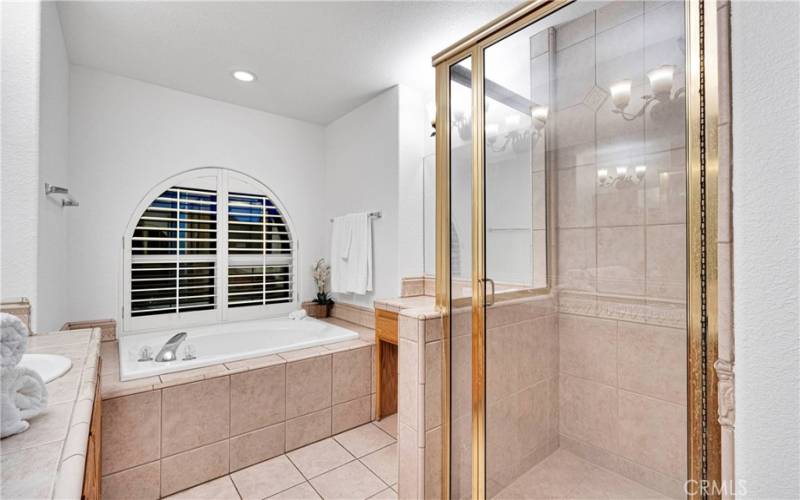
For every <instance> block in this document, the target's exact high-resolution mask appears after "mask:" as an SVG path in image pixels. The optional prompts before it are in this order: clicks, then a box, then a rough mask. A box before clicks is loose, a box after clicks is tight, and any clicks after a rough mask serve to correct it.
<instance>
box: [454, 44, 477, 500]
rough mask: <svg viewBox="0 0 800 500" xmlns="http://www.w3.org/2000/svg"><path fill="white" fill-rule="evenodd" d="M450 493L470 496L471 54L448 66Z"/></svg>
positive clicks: (471, 426)
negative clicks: (450, 368) (450, 367)
mask: <svg viewBox="0 0 800 500" xmlns="http://www.w3.org/2000/svg"><path fill="white" fill-rule="evenodd" d="M449 97H450V118H449V120H450V127H449V132H448V133H449V148H450V150H449V158H450V164H449V178H450V196H449V199H450V207H449V212H450V217H449V219H450V228H449V237H450V261H449V264H450V282H449V283H448V285H449V287H450V293H449V295H450V337H449V347H450V360H451V366H452V370H451V373H450V494H451V497H452V498H471V495H472V494H471V489H472V471H473V469H472V459H473V451H474V450H473V446H472V432H473V422H472V413H473V412H472V384H473V378H472V335H473V325H474V323H473V318H472V311H473V309H472V306H473V303H472V301H473V286H472V275H473V240H474V234H473V220H472V217H473V205H472V198H473V184H472V182H473V170H472V167H473V161H472V160H473V140H472V129H473V124H472V118H473V109H472V58H471V57H467V58H466V59H464V60H462V61H460V62H458V63H457V64H454V65H452V66H451V67H450V68H449Z"/></svg>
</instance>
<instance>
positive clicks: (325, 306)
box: [306, 259, 333, 318]
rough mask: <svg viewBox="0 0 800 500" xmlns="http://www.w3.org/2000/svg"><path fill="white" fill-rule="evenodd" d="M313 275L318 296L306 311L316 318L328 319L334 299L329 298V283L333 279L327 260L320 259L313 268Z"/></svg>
mask: <svg viewBox="0 0 800 500" xmlns="http://www.w3.org/2000/svg"><path fill="white" fill-rule="evenodd" d="M311 275H312V277H313V278H314V283H315V284H316V285H317V296H316V298H315V299H314V300H313V302H312V303H310V304H308V307H306V311H307V312H308V315H309V316H312V317H314V318H326V317H328V314H330V310H331V307H333V299H332V298H330V296H328V281H329V280H330V277H331V266H330V264H328V263H327V262H325V259H319V260H318V261H317V263H316V264H314V265H313V266H311Z"/></svg>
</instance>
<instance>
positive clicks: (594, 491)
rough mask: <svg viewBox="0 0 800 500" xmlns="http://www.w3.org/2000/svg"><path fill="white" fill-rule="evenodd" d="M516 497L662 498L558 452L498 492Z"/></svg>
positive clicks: (502, 499)
mask: <svg viewBox="0 0 800 500" xmlns="http://www.w3.org/2000/svg"><path fill="white" fill-rule="evenodd" d="M494 498H495V499H496V500H512V499H514V500H516V499H519V498H540V499H541V498H570V499H600V498H603V499H605V498H615V499H617V498H619V499H623V498H624V499H634V498H636V499H655V498H658V499H661V498H665V497H664V496H663V495H661V494H659V493H657V492H655V491H653V490H651V489H649V488H646V487H645V486H643V485H641V484H639V483H637V482H635V481H632V480H630V479H627V478H625V477H623V476H620V475H619V474H616V473H614V472H611V471H609V470H606V469H603V468H602V467H598V466H596V465H594V464H593V463H591V462H588V461H586V460H584V459H582V458H580V457H578V456H576V455H574V454H572V453H570V452H568V451H564V450H557V451H556V452H554V453H553V454H552V455H550V456H549V457H547V458H546V459H544V460H543V461H541V462H540V463H539V464H537V465H536V466H535V467H533V468H532V469H530V470H529V471H528V472H526V473H524V474H523V475H522V476H520V477H519V478H517V479H516V480H515V481H514V482H513V483H511V484H510V485H508V486H507V487H506V488H505V489H504V490H502V491H501V492H500V493H498V494H497V495H496V496H495V497H494Z"/></svg>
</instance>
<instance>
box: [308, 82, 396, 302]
mask: <svg viewBox="0 0 800 500" xmlns="http://www.w3.org/2000/svg"><path fill="white" fill-rule="evenodd" d="M399 103H400V90H399V87H392V88H391V89H389V90H387V91H385V92H383V93H382V94H380V95H378V96H377V97H375V98H374V99H372V100H370V101H369V102H367V103H365V104H363V105H361V106H359V107H358V108H356V109H354V110H353V111H351V112H350V113H348V114H346V115H345V116H343V117H341V118H339V119H338V120H336V121H334V122H333V123H331V124H329V125H328V126H327V127H325V210H324V212H323V213H324V214H325V215H326V219H325V224H327V226H326V227H325V235H326V240H325V241H326V245H327V246H326V248H325V253H324V254H322V255H324V256H325V257H326V259H327V260H328V261H329V262H330V235H331V225H330V222H329V219H330V217H335V216H338V215H343V214H347V213H352V212H363V211H372V210H379V211H381V212H382V213H383V217H382V218H380V219H376V220H374V221H373V225H372V227H373V252H374V254H373V255H374V257H373V265H374V268H373V278H374V282H373V283H374V292H373V293H368V294H366V295H354V294H346V295H339V294H337V296H336V297H335V299H336V300H339V301H341V302H348V303H352V304H360V305H364V306H367V307H372V300H373V298H375V297H378V298H381V297H394V296H397V295H399V293H400V281H399V278H398V274H397V263H398V259H397V256H398V189H397V181H398V154H399V145H398V142H399V141H398V138H399V123H398V106H399ZM334 265H335V263H334Z"/></svg>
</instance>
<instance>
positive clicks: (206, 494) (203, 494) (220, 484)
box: [166, 476, 239, 500]
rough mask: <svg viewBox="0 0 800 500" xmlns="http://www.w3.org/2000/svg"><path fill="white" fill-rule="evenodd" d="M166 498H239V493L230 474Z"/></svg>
mask: <svg viewBox="0 0 800 500" xmlns="http://www.w3.org/2000/svg"><path fill="white" fill-rule="evenodd" d="M166 498H168V499H170V500H214V499H219V500H230V499H234V498H239V493H238V492H237V491H236V487H235V486H234V485H233V481H231V476H224V477H221V478H219V479H214V480H213V481H209V482H207V483H203V484H201V485H198V486H195V487H194V488H189V489H188V490H184V491H181V492H180V493H176V494H174V495H171V496H168V497H166Z"/></svg>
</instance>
